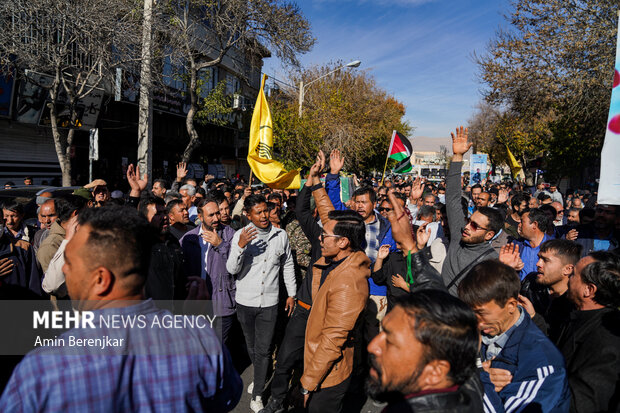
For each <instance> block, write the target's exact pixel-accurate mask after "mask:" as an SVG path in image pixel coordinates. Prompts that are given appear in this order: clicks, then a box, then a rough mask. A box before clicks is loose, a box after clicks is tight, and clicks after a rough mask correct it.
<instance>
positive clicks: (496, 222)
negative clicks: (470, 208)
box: [476, 207, 504, 234]
mask: <svg viewBox="0 0 620 413" xmlns="http://www.w3.org/2000/svg"><path fill="white" fill-rule="evenodd" d="M476 211H478V212H480V213H481V214H482V215H484V216H485V217H487V219H488V220H489V230H490V231H493V232H494V233H495V234H497V233H498V232H499V231H500V230H501V229H502V228H503V227H504V218H503V217H502V214H501V212H499V211H498V210H497V209H495V208H491V207H480V208H478V209H476Z"/></svg>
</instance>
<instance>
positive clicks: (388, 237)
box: [325, 149, 397, 341]
mask: <svg viewBox="0 0 620 413" xmlns="http://www.w3.org/2000/svg"><path fill="white" fill-rule="evenodd" d="M343 166H344V157H343V156H341V155H340V151H339V150H337V149H336V150H333V151H332V152H331V154H330V156H329V167H330V173H328V174H327V177H326V178H325V189H326V190H327V195H328V196H329V199H330V201H332V204H333V205H334V208H335V209H336V210H337V211H338V210H344V209H347V207H346V206H345V205H344V204H343V203H342V200H341V199H340V176H339V174H340V170H341V169H342V167H343ZM376 201H377V197H376V194H375V191H374V189H373V188H371V187H362V188H358V189H357V190H356V191H355V192H354V193H353V202H354V204H353V209H354V210H355V211H357V212H358V213H359V214H360V215H361V216H362V219H363V220H364V225H365V226H366V242H365V249H364V252H365V253H366V255H367V256H368V258H370V261H371V262H372V263H374V262H375V260H376V259H377V254H378V252H379V247H381V245H389V246H390V250H391V251H396V250H397V248H396V242H395V241H394V238H392V227H391V225H390V222H389V221H388V220H387V219H385V218H383V217H382V216H381V214H379V213H378V212H377V211H375V204H376ZM368 282H369V283H370V298H369V300H368V305H367V306H366V323H365V324H366V326H365V327H366V328H365V330H366V331H365V338H366V339H367V340H368V341H370V340H372V339H373V338H374V336H376V335H377V334H379V323H380V322H381V320H382V319H383V317H384V316H385V312H386V310H387V299H386V294H387V287H386V286H380V285H377V284H375V283H374V282H373V280H372V279H369V280H368Z"/></svg>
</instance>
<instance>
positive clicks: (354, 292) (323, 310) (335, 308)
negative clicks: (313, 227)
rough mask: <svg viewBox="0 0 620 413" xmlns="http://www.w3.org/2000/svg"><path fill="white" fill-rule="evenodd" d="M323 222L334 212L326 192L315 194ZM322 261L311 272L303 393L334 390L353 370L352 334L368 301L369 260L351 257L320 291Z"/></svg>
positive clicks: (357, 254)
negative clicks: (310, 306) (326, 389)
mask: <svg viewBox="0 0 620 413" xmlns="http://www.w3.org/2000/svg"><path fill="white" fill-rule="evenodd" d="M313 195H314V197H315V200H316V204H317V207H318V209H319V214H320V215H321V220H322V222H327V220H328V218H327V213H328V212H329V210H331V209H333V207H332V206H331V202H330V201H329V198H328V197H327V193H326V192H325V190H324V189H318V190H316V191H315V192H314V193H313ZM324 265H326V261H325V258H323V257H321V258H320V259H319V260H318V261H317V262H316V263H315V264H314V266H313V268H312V309H311V311H310V316H309V317H308V324H307V326H306V341H305V347H304V374H303V376H302V378H301V384H302V386H303V388H304V389H307V390H310V391H315V390H317V389H318V388H319V387H321V388H326V387H333V386H336V385H338V384H340V383H342V382H343V381H344V380H346V379H347V378H348V377H349V376H350V375H351V371H352V370H353V330H354V327H355V324H356V322H357V321H358V318H359V316H360V314H361V312H362V311H363V310H364V307H365V306H366V301H367V300H368V277H369V276H370V260H369V259H368V257H367V256H366V254H364V252H363V251H357V252H354V253H352V254H351V255H349V257H347V258H346V259H345V260H344V261H343V262H342V263H341V264H340V265H338V266H337V267H336V268H335V269H334V270H333V271H332V272H330V273H329V275H328V277H327V279H326V280H325V282H324V283H323V285H322V286H321V288H320V289H319V285H320V282H321V272H322V267H323V266H324Z"/></svg>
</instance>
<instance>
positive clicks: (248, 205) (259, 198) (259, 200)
mask: <svg viewBox="0 0 620 413" xmlns="http://www.w3.org/2000/svg"><path fill="white" fill-rule="evenodd" d="M263 203H264V204H266V203H267V199H265V197H264V196H263V195H250V196H248V197H247V198H245V202H244V203H243V210H244V211H245V212H247V213H248V214H249V213H250V211H251V210H252V208H254V206H256V205H258V204H263Z"/></svg>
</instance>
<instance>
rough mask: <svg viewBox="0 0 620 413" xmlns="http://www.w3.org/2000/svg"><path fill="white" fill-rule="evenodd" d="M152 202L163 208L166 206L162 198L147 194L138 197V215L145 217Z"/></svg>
mask: <svg viewBox="0 0 620 413" xmlns="http://www.w3.org/2000/svg"><path fill="white" fill-rule="evenodd" d="M153 204H155V205H159V206H162V207H164V208H165V207H166V203H165V202H164V200H163V199H161V198H160V197H158V196H155V195H151V194H147V195H146V196H143V197H142V198H141V199H140V203H139V204H138V212H140V215H142V216H143V217H146V216H147V215H148V206H149V205H153Z"/></svg>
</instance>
